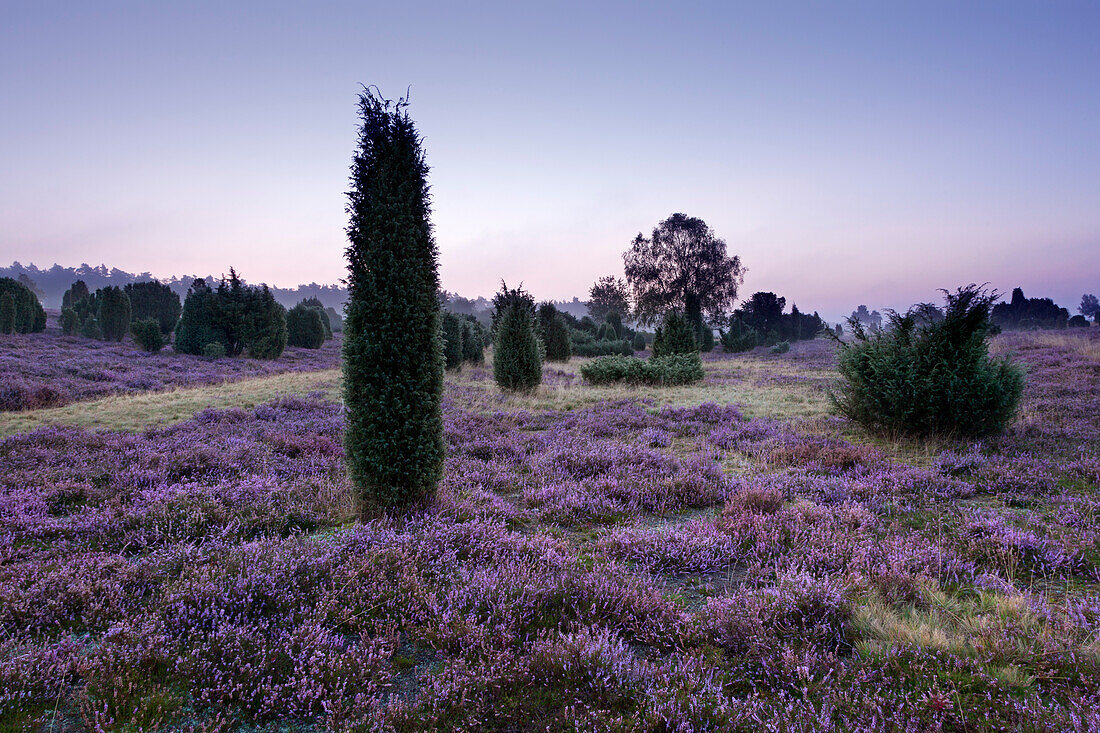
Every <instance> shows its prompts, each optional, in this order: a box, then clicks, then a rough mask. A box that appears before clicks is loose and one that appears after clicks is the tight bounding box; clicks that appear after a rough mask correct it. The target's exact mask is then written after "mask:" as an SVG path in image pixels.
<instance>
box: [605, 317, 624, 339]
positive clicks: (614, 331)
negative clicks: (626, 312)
mask: <svg viewBox="0 0 1100 733" xmlns="http://www.w3.org/2000/svg"><path fill="white" fill-rule="evenodd" d="M607 325H609V326H611V333H610V334H608V338H611V339H621V338H622V337H623V317H622V316H621V315H620V314H619V312H618V311H611V312H610V313H608V314H607Z"/></svg>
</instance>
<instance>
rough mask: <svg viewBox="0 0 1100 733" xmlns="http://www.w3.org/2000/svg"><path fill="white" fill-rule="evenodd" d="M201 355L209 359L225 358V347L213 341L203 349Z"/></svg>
mask: <svg viewBox="0 0 1100 733" xmlns="http://www.w3.org/2000/svg"><path fill="white" fill-rule="evenodd" d="M201 354H202V355H203V356H205V357H206V358H207V359H221V358H222V357H223V356H225V346H224V345H223V344H222V342H221V341H211V342H210V343H208V344H206V345H205V346H203V347H202V351H201Z"/></svg>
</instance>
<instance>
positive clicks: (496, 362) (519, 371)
mask: <svg viewBox="0 0 1100 733" xmlns="http://www.w3.org/2000/svg"><path fill="white" fill-rule="evenodd" d="M493 377H494V379H496V383H497V385H498V386H499V387H500V388H501V389H505V390H510V391H518V392H529V391H531V390H533V389H534V388H535V387H537V386H538V385H539V384H540V383H541V382H542V362H541V359H540V358H539V343H538V338H537V337H536V336H535V328H534V324H532V322H531V314H530V312H529V311H528V310H527V309H526V308H525V307H524V306H523V305H522V304H513V305H510V306H508V307H507V308H506V309H505V311H504V313H503V314H502V315H501V317H500V320H499V324H498V327H497V334H496V341H495V342H494V344H493Z"/></svg>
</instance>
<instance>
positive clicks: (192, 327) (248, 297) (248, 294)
mask: <svg viewBox="0 0 1100 733" xmlns="http://www.w3.org/2000/svg"><path fill="white" fill-rule="evenodd" d="M215 341H216V342H218V343H220V344H221V345H222V347H223V348H224V349H225V353H226V355H227V356H239V355H240V354H241V353H243V352H244V351H245V350H246V349H247V351H248V355H249V356H251V357H252V358H254V359H277V358H279V356H280V355H281V354H282V353H283V349H284V348H285V347H286V344H287V325H286V308H283V306H281V305H279V303H278V302H277V301H276V300H275V296H274V295H272V293H271V290H270V289H269V288H268V287H267V286H266V285H261V286H259V287H257V286H251V285H245V284H244V282H243V281H242V280H241V279H240V278H239V277H238V276H237V273H236V271H235V270H234V269H232V268H230V270H229V277H228V278H223V279H222V280H221V282H220V283H218V289H217V290H213V289H211V288H210V286H209V285H207V284H206V282H205V281H204V280H203V279H202V278H198V279H196V280H195V281H194V282H192V283H191V287H190V288H189V289H188V291H187V298H186V299H185V300H184V302H183V313H182V315H181V316H180V320H179V325H177V326H176V343H175V349H176V351H178V352H180V353H183V354H202V353H204V350H205V348H206V345H207V344H209V343H212V342H215Z"/></svg>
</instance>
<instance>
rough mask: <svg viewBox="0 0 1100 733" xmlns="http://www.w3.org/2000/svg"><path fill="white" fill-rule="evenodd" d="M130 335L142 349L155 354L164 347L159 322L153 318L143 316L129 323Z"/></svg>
mask: <svg viewBox="0 0 1100 733" xmlns="http://www.w3.org/2000/svg"><path fill="white" fill-rule="evenodd" d="M130 335H131V336H133V337H134V342H135V343H136V344H137V345H138V346H140V347H141V348H142V350H143V351H148V352H149V353H150V354H155V353H157V352H158V351H160V350H161V349H163V348H164V334H163V333H162V332H161V328H160V323H159V322H158V321H157V320H156V319H154V318H143V319H142V320H140V321H134V322H133V323H131V324H130Z"/></svg>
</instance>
